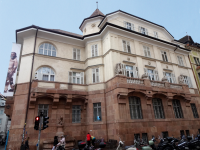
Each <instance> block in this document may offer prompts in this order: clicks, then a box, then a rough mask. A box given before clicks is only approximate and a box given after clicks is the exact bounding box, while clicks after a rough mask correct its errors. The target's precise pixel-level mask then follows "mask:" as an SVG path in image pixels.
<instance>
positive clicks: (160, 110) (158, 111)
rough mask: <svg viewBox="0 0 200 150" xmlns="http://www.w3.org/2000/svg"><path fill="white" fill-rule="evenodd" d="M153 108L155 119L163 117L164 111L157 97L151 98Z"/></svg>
mask: <svg viewBox="0 0 200 150" xmlns="http://www.w3.org/2000/svg"><path fill="white" fill-rule="evenodd" d="M153 109H154V114H155V118H156V119H161V118H162V119H164V118H165V117H164V111H163V106H162V100H161V99H158V98H154V99H153Z"/></svg>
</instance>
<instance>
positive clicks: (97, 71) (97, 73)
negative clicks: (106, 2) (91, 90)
mask: <svg viewBox="0 0 200 150" xmlns="http://www.w3.org/2000/svg"><path fill="white" fill-rule="evenodd" d="M96 82H99V68H97V69H96Z"/></svg>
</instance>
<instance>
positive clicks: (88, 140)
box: [87, 133, 91, 148]
mask: <svg viewBox="0 0 200 150" xmlns="http://www.w3.org/2000/svg"><path fill="white" fill-rule="evenodd" d="M90 140H91V135H90V133H88V134H87V145H88V148H89V147H90Z"/></svg>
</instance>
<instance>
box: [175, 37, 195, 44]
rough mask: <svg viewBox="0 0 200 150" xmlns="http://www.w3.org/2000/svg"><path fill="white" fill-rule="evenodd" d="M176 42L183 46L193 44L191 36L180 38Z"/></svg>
mask: <svg viewBox="0 0 200 150" xmlns="http://www.w3.org/2000/svg"><path fill="white" fill-rule="evenodd" d="M178 41H179V42H181V43H183V44H187V43H190V44H193V43H194V41H193V39H192V37H191V36H188V35H186V36H184V37H182V38H181V39H179V40H178Z"/></svg>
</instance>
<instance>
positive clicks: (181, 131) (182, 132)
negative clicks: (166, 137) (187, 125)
mask: <svg viewBox="0 0 200 150" xmlns="http://www.w3.org/2000/svg"><path fill="white" fill-rule="evenodd" d="M180 134H181V138H182V137H183V135H185V132H184V130H180Z"/></svg>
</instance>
